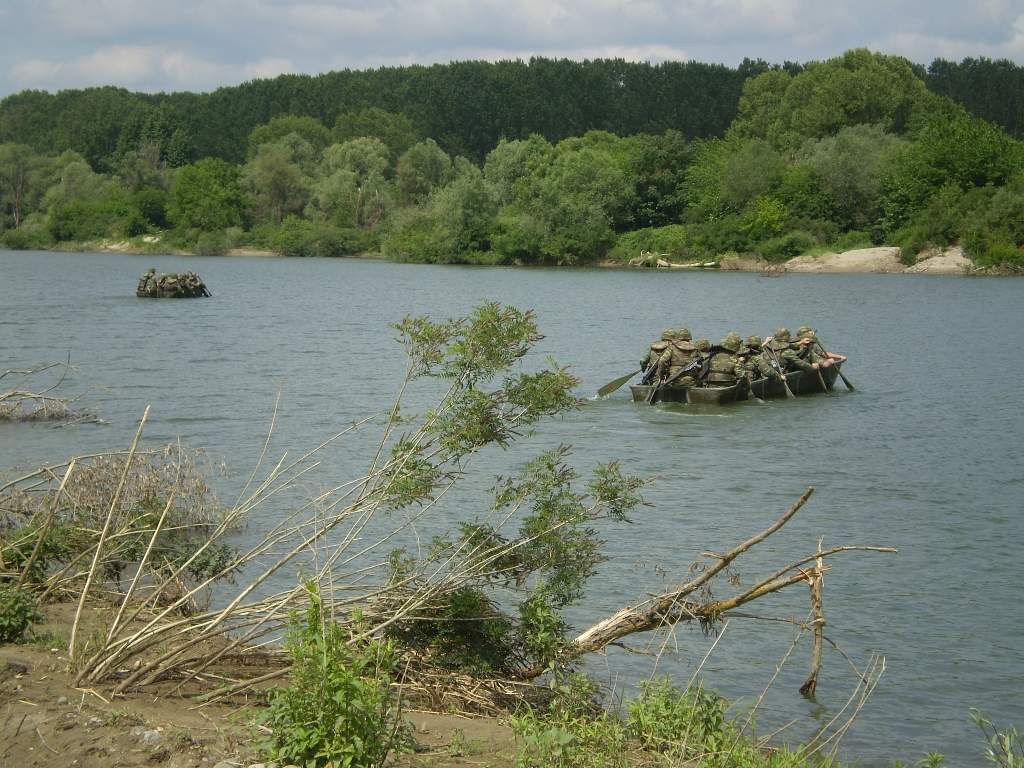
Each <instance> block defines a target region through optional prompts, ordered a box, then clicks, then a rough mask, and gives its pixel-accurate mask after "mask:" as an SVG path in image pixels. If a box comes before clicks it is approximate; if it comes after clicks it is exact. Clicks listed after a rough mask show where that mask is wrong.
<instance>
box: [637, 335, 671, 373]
mask: <svg viewBox="0 0 1024 768" xmlns="http://www.w3.org/2000/svg"><path fill="white" fill-rule="evenodd" d="M675 337H676V332H675V331H673V330H672V329H671V328H666V329H665V330H664V331H662V332H661V341H656V342H654V343H653V344H651V348H650V349H648V350H647V352H645V353H644V356H643V357H641V358H640V370H641V371H646V370H647V369H648V368H649V367H650V366H652V365H656V364H657V362H658V360H660V359H661V356H662V355H663V354H664V353H665V350H666V349H668V346H669V343H670V342H671V341H672V339H674V338H675Z"/></svg>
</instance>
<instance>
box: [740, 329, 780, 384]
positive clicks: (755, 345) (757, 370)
mask: <svg viewBox="0 0 1024 768" xmlns="http://www.w3.org/2000/svg"><path fill="white" fill-rule="evenodd" d="M739 354H740V355H741V356H742V355H746V358H747V359H746V361H745V363H744V366H745V367H746V369H747V372H748V373H749V374H750V380H751V381H756V380H757V379H771V380H772V381H779V380H781V379H782V374H781V373H780V372H779V371H778V369H777V368H776V367H775V366H774V365H773V364H772V362H771V361H769V360H766V359H765V357H764V355H765V352H764V350H763V349H762V348H761V337H760V336H756V335H754V336H748V337H747V341H746V342H745V344H744V345H743V347H742V348H741V349H740V351H739Z"/></svg>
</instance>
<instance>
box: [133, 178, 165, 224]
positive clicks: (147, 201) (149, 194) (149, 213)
mask: <svg viewBox="0 0 1024 768" xmlns="http://www.w3.org/2000/svg"><path fill="white" fill-rule="evenodd" d="M132 202H133V203H134V204H135V207H136V208H137V209H138V211H139V213H140V214H142V216H143V218H145V220H146V221H148V222H149V223H150V224H152V225H153V226H154V227H158V228H160V229H163V228H164V227H166V226H167V193H166V192H164V191H163V190H162V189H156V188H154V187H146V188H145V189H141V190H139V191H138V193H137V194H136V195H135V197H134V198H133V200H132Z"/></svg>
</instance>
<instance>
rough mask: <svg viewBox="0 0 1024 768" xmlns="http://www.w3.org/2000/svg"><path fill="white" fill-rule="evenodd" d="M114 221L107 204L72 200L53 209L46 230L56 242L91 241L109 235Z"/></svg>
mask: <svg viewBox="0 0 1024 768" xmlns="http://www.w3.org/2000/svg"><path fill="white" fill-rule="evenodd" d="M116 219H117V213H116V212H115V211H113V210H111V206H110V205H108V204H107V203H104V202H97V201H87V200H72V201H71V202H69V203H63V204H62V205H58V206H57V207H56V208H54V209H53V212H52V213H51V214H50V221H49V224H48V229H49V231H50V234H51V235H52V236H53V239H54V240H56V241H58V242H66V241H72V240H76V241H83V240H92V239H95V238H101V237H106V236H107V235H108V234H110V230H111V228H112V225H113V224H114V223H115V221H116Z"/></svg>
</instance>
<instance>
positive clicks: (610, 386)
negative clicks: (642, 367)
mask: <svg viewBox="0 0 1024 768" xmlns="http://www.w3.org/2000/svg"><path fill="white" fill-rule="evenodd" d="M638 373H640V371H639V370H636V371H633V372H632V373H630V374H628V375H626V376H623V377H622V378H621V379H616V380H615V381H609V382H608V383H607V384H605V385H604V386H603V387H601V388H600V389H599V390H597V394H598V396H600V397H604V396H605V395H610V394H611V393H612V392H614V391H615V390H616V389H618V388H619V387H621V386H622V385H623V384H625V383H626V382H627V381H629V380H630V379H632V378H633V377H634V376H636V375H637V374H638Z"/></svg>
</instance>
